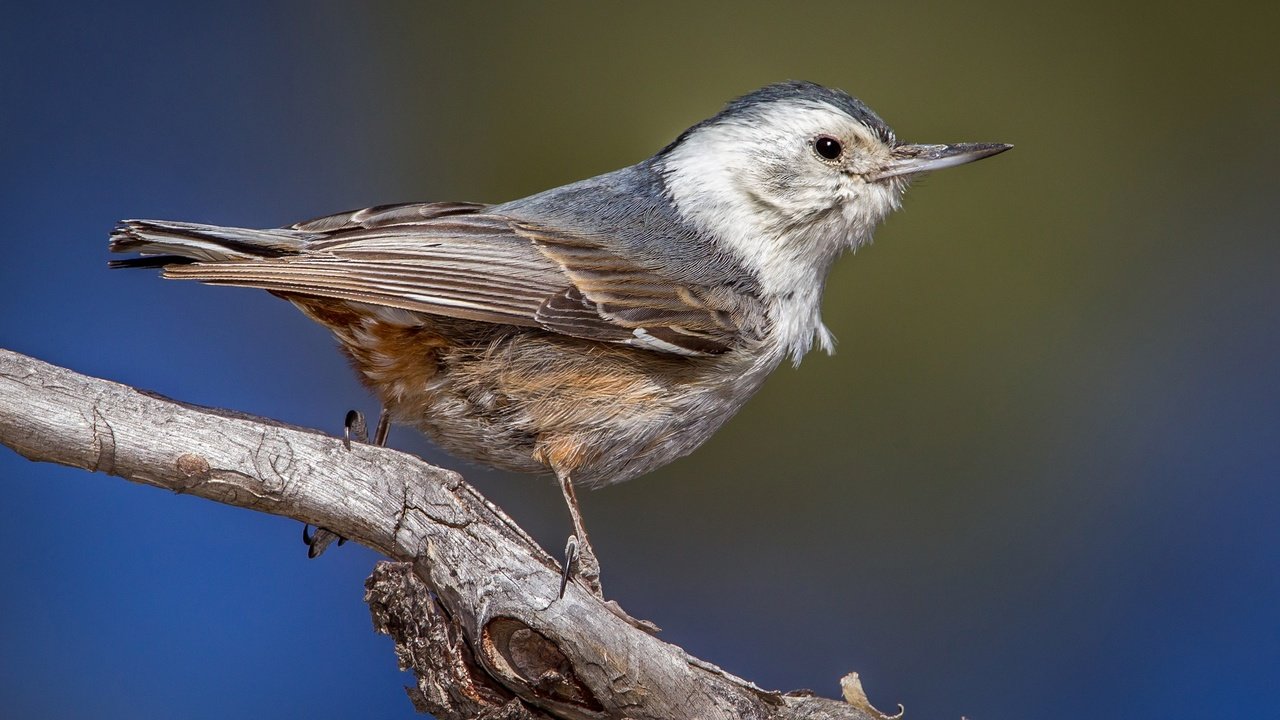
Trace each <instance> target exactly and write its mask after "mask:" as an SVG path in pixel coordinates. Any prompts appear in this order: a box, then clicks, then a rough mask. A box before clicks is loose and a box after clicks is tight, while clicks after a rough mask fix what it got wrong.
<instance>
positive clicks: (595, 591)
mask: <svg viewBox="0 0 1280 720" xmlns="http://www.w3.org/2000/svg"><path fill="white" fill-rule="evenodd" d="M570 577H573V578H574V579H576V580H577V581H578V582H579V584H580V585H582V586H583V587H584V588H586V589H587V590H590V591H591V594H592V595H595V596H596V597H598V598H600V599H601V600H603V599H604V589H603V588H602V587H601V586H600V561H599V560H597V559H596V552H595V550H592V549H591V543H589V542H582V541H580V540H578V536H577V535H570V536H569V542H567V543H565V546H564V565H562V566H561V568H560V597H564V589H565V587H566V586H567V585H568V584H569V578H570Z"/></svg>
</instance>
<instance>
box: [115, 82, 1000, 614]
mask: <svg viewBox="0 0 1280 720" xmlns="http://www.w3.org/2000/svg"><path fill="white" fill-rule="evenodd" d="M1010 147H1011V146H1009V145H1003V144H960V145H913V144H907V143H901V142H899V141H898V140H897V138H896V137H895V136H894V134H893V131H892V130H890V129H889V127H888V125H886V124H885V123H884V121H882V120H881V119H880V118H879V117H878V116H877V115H876V114H875V113H874V112H872V111H871V109H870V108H868V107H867V106H866V105H864V104H863V103H861V102H860V101H858V100H857V99H855V98H853V97H851V96H849V95H847V94H845V93H844V92H841V91H839V90H832V89H829V88H825V87H822V86H820V85H816V84H813V83H806V82H785V83H779V84H775V85H769V86H767V87H764V88H761V89H760V90H757V91H755V92H752V93H750V94H748V95H745V96H743V97H741V98H738V99H737V100H734V101H732V102H730V103H729V104H728V105H727V106H726V107H725V108H724V109H723V110H722V111H721V112H720V113H719V114H717V115H715V116H714V117H712V118H710V119H707V120H704V121H702V122H700V123H698V124H696V125H694V126H693V127H691V128H689V129H688V130H686V131H685V132H684V133H682V134H681V135H680V136H679V137H678V138H677V139H676V140H675V141H674V142H672V143H671V144H670V145H668V146H667V147H665V148H663V149H662V150H660V151H659V152H658V153H657V154H656V155H654V156H653V157H651V158H649V159H647V160H644V161H641V162H639V163H637V164H635V165H632V166H630V167H627V168H623V169H621V170H616V171H614V172H610V173H606V174H604V175H600V176H597V177H594V178H590V179H587V180H583V181H581V182H576V183H572V184H570V185H565V186H563V187H558V188H555V189H552V190H547V191H546V192H542V193H538V194H536V195H532V196H530V197H526V198H523V199H520V200H514V201H512V202H507V203H503V204H499V205H484V204H472V203H413V204H404V205H387V206H380V207H373V208H367V209H363V210H357V211H355V212H348V213H340V214H337V215H330V216H327V217H322V218H319V219H316V220H310V221H307V222H300V223H297V224H294V225H290V226H288V227H285V228H281V229H272V230H250V229H242V228H229V227H219V226H214V225H201V224H192V223H180V222H166V221H154V220H128V221H124V222H123V223H121V224H120V225H119V227H118V228H117V229H116V230H115V232H114V233H113V234H112V236H111V249H112V250H113V251H116V252H138V253H141V254H142V257H137V258H133V259H127V260H119V261H115V262H113V263H112V265H113V266H115V267H162V268H163V269H164V276H165V277H167V278H180V279H191V280H200V281H203V282H206V283H210V284H215V285H237V286H242V287H254V288H262V289H265V290H269V291H271V292H272V293H273V294H276V295H278V296H280V297H282V298H285V299H286V300H289V301H290V302H292V303H293V304H295V305H297V306H298V307H299V308H301V309H302V311H303V312H304V313H306V314H307V315H308V316H310V317H311V318H312V319H314V320H316V321H317V322H319V323H321V324H323V325H325V326H326V327H328V328H329V329H330V330H332V331H333V333H334V334H335V335H336V336H337V338H338V340H339V342H340V343H341V346H342V348H343V350H345V351H346V353H347V355H348V356H349V357H350V359H351V362H352V364H353V365H354V366H355V368H356V369H357V370H358V371H359V373H360V378H361V380H362V381H364V383H365V385H367V386H368V387H369V388H370V389H371V390H372V391H373V392H374V393H375V394H376V395H377V396H378V399H379V400H380V401H381V402H382V405H383V407H384V417H386V416H389V417H390V419H391V420H394V421H396V422H402V423H406V424H409V425H413V426H415V427H417V428H419V429H420V430H422V431H423V432H424V433H426V434H427V435H428V436H429V437H430V438H432V439H433V440H434V441H435V442H436V443H438V444H439V445H440V446H441V447H442V448H444V449H445V450H447V451H449V452H450V453H453V454H455V455H458V456H460V457H463V458H466V459H470V460H474V461H478V462H481V463H484V464H487V465H491V466H494V467H498V468H503V469H507V470H516V471H522V472H546V471H550V472H552V473H554V474H555V475H556V477H557V478H558V479H559V480H560V487H561V490H562V491H563V493H564V495H565V499H566V502H567V503H568V505H569V509H570V513H571V515H572V517H573V524H574V536H573V537H572V538H571V539H570V550H569V551H567V555H569V556H570V557H567V558H566V570H567V568H568V563H569V562H572V556H573V555H575V554H576V555H577V567H578V573H577V575H578V577H579V578H580V579H582V580H583V581H584V582H585V583H586V584H587V586H588V587H589V588H590V589H592V590H594V591H596V592H597V593H599V587H600V586H599V580H598V578H599V566H598V563H597V562H596V560H595V556H594V553H592V552H591V549H590V545H589V544H588V543H587V535H586V531H585V530H584V528H583V525H582V519H581V517H580V515H579V512H578V508H577V501H576V499H575V497H574V493H573V483H575V482H576V483H579V484H588V485H604V484H608V483H615V482H621V481H623V480H627V479H629V478H632V477H635V476H637V475H640V474H642V473H646V472H648V471H650V470H653V469H654V468H656V467H659V466H661V465H663V464H665V463H667V462H670V461H671V460H673V459H675V458H678V457H680V456H682V455H685V454H687V453H689V452H691V451H693V450H694V449H695V448H697V447H698V446H699V445H701V444H702V443H703V442H704V441H706V440H707V438H708V437H710V436H711V434H712V433H714V432H715V431H716V430H717V429H718V428H719V427H720V426H721V425H722V424H723V423H724V422H725V421H726V420H728V419H729V417H731V416H732V415H733V414H734V412H736V411H737V410H738V408H740V407H741V406H742V405H743V403H745V402H746V400H747V399H748V398H750V397H751V396H752V395H753V394H754V393H755V392H756V390H757V389H759V387H760V385H761V383H762V382H763V381H764V379H765V377H766V376H767V375H768V374H769V373H770V372H771V371H772V370H773V369H774V368H776V367H777V366H778V365H779V363H781V362H782V361H783V359H785V358H787V357H790V358H792V359H794V360H796V361H798V360H799V359H800V357H801V356H803V355H804V354H805V353H806V352H807V351H808V350H809V349H810V348H811V347H812V346H814V345H815V344H816V345H818V346H820V347H822V348H824V349H826V350H828V351H829V350H830V349H831V347H832V337H831V334H830V333H829V332H828V331H827V329H826V327H825V326H823V324H822V320H821V318H820V317H819V309H820V304H821V299H822V290H823V285H824V283H825V281H826V277H827V272H828V270H829V269H830V267H831V264H832V262H833V261H834V260H835V259H836V258H837V257H838V256H839V255H840V254H841V253H843V252H844V251H846V250H849V249H851V248H855V247H857V246H858V245H860V244H862V243H864V242H866V241H868V240H869V239H870V238H871V233H872V231H873V230H874V229H875V227H876V225H877V224H878V223H879V222H880V221H881V220H883V219H884V218H885V216H886V215H888V214H889V212H890V211H892V210H894V209H896V208H897V207H898V205H899V202H900V201H901V198H902V193H903V191H904V190H905V189H906V187H907V184H908V183H909V182H910V180H911V178H912V177H913V176H915V175H917V174H919V173H922V172H926V171H930V170H937V169H940V168H945V167H951V166H953V165H960V164H962V163H967V162H971V161H973V160H978V159H981V158H984V157H989V156H991V155H995V154H996V153H999V152H1003V151H1005V150H1007V149H1009V148H1010ZM381 425H382V426H383V427H385V424H384V423H383V424H381ZM380 436H381V433H380ZM575 544H576V548H575ZM562 590H563V588H562Z"/></svg>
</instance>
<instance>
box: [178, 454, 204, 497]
mask: <svg viewBox="0 0 1280 720" xmlns="http://www.w3.org/2000/svg"><path fill="white" fill-rule="evenodd" d="M174 465H175V466H176V467H177V469H178V474H179V475H181V476H182V477H183V478H184V479H185V480H187V481H188V482H186V483H183V486H182V487H181V488H179V489H181V490H185V489H187V488H191V487H195V486H196V485H197V484H199V483H202V482H204V481H205V480H208V479H209V461H208V460H205V459H204V458H203V457H201V456H199V455H195V454H192V453H184V454H182V455H179V456H178V459H177V461H176V462H175V463H174Z"/></svg>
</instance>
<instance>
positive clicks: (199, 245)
mask: <svg viewBox="0 0 1280 720" xmlns="http://www.w3.org/2000/svg"><path fill="white" fill-rule="evenodd" d="M314 237H315V234H314V233H308V232H303V231H299V230H290V229H278V230H250V229H247V228H232V227H220V226H217V225H200V224H197V223H185V222H171V221H168V220H124V221H122V222H121V223H120V224H119V225H117V226H116V229H115V230H113V231H112V233H111V245H110V248H111V252H119V253H128V252H136V253H140V254H141V255H142V257H136V258H128V259H125V260H112V261H111V262H110V263H109V265H110V266H111V267H113V268H137V267H146V268H159V267H165V266H167V265H185V264H189V263H196V262H200V263H217V262H225V261H234V260H249V259H252V258H278V257H283V256H285V255H294V254H297V253H298V252H300V251H301V250H302V247H303V245H304V244H305V243H306V242H307V240H309V239H312V238H314Z"/></svg>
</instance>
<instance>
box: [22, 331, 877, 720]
mask: <svg viewBox="0 0 1280 720" xmlns="http://www.w3.org/2000/svg"><path fill="white" fill-rule="evenodd" d="M0 442H2V443H4V444H5V445H8V446H9V447H12V448H13V449H14V450H16V451H17V452H18V453H20V454H22V455H23V456H24V457H26V458H28V459H31V460H36V461H42V462H55V463H60V464H63V465H71V466H74V467H79V468H84V469H86V470H93V471H101V472H105V473H108V474H111V475H117V476H119V477H122V478H125V479H127V480H132V481H134V482H140V483H146V484H148V485H154V486H157V487H163V488H167V489H169V490H174V491H177V492H182V493H189V494H192V495H198V496H200V497H204V498H209V499H211V500H216V501H218V502H222V503H226V504H229V505H238V506H240V507H245V508H249V509H252V510H259V511H262V512H267V513H272V514H275V515H284V516H287V517H291V518H295V519H297V520H301V521H303V522H308V523H312V524H315V525H321V526H323V527H326V528H330V529H332V530H334V531H336V532H338V533H340V534H342V535H343V536H345V537H347V538H349V539H351V540H354V541H356V542H359V543H361V544H363V545H367V546H368V547H370V548H373V549H375V550H377V551H379V552H381V553H384V554H386V555H387V556H388V557H390V558H392V559H394V560H397V561H400V562H399V563H383V564H381V565H380V566H379V567H378V569H377V570H376V571H375V573H374V575H373V577H371V578H370V579H369V582H368V584H367V587H368V593H367V597H366V599H367V600H368V602H369V604H370V608H371V610H372V612H373V614H374V621H375V625H376V626H377V627H378V628H379V629H380V630H382V631H383V632H387V633H388V634H390V635H392V636H393V638H395V640H396V643H397V653H398V654H399V656H400V658H401V664H402V666H404V667H411V668H413V669H414V670H415V672H416V673H417V675H418V681H419V682H418V688H417V690H416V692H413V693H411V695H413V699H414V702H415V704H416V705H417V707H418V708H419V709H420V710H424V711H428V712H431V713H433V714H435V715H437V717H440V718H444V719H453V718H458V719H461V718H487V719H489V720H500V719H506V720H517V719H533V718H538V719H541V718H634V719H636V720H640V719H642V718H655V719H656V718H705V719H707V720H712V719H718V718H726V719H728V718H749V719H757V718H758V719H761V720H763V719H765V718H769V719H774V720H783V719H790V718H806V719H810V720H837V719H842V720H843V719H850V718H856V719H858V720H882V718H883V717H884V716H883V715H881V714H880V713H879V712H877V711H875V710H874V708H872V707H871V706H870V705H869V704H868V703H866V697H865V695H862V693H861V688H860V686H857V681H856V677H855V676H851V677H850V678H846V682H845V684H844V688H845V694H846V700H847V702H839V701H835V700H828V699H824V698H817V697H812V696H808V695H782V694H778V693H774V692H766V691H764V690H761V689H759V688H757V687H756V686H754V685H752V684H751V683H749V682H747V681H745V680H742V679H739V678H736V677H733V676H732V675H729V674H728V673H725V672H724V671H722V670H720V669H719V668H717V667H715V666H714V665H711V664H709V663H706V662H704V661H701V660H698V659H696V658H694V657H692V656H690V655H688V654H687V653H685V652H684V650H682V649H680V648H679V647H676V646H674V645H671V644H669V643H666V642H663V641H661V640H659V639H657V638H656V637H654V636H653V635H651V634H649V633H647V632H645V631H643V630H641V629H639V628H637V627H635V626H634V625H633V624H631V623H629V622H627V620H626V619H625V614H624V613H621V612H620V611H619V610H618V609H617V608H616V606H615V607H610V605H609V604H608V603H603V602H601V601H600V600H599V599H597V598H596V597H595V596H593V595H592V594H591V593H589V592H587V591H586V590H584V589H582V588H580V587H577V586H576V585H574V584H572V583H571V584H570V586H569V589H568V591H567V592H566V593H565V596H564V597H563V598H557V594H558V591H559V571H558V566H557V564H556V562H555V561H554V560H553V559H552V558H551V557H550V556H549V555H548V554H547V553H546V552H545V551H544V550H542V549H541V548H540V547H539V546H538V545H537V543H535V542H534V541H533V540H532V539H531V538H530V537H529V536H528V534H526V533H525V532H524V531H523V530H521V529H520V528H519V527H517V526H516V524H515V523H514V522H512V520H511V519H510V518H509V517H507V516H506V514H504V513H503V512H502V511H501V510H499V509H498V508H497V507H495V506H494V505H493V504H492V503H490V502H489V501H488V500H486V499H485V498H484V497H482V496H481V495H480V494H479V493H478V492H476V490H475V489H474V488H472V487H471V486H470V485H468V484H467V483H465V482H463V480H462V478H461V477H460V476H458V475H457V474H456V473H454V472H451V471H448V470H444V469H441V468H437V467H434V466H431V465H428V464H426V463H424V462H423V461H421V460H419V459H418V458H416V457H413V456H410V455H407V454H405V453H401V452H397V451H395V450H390V449H386V448H378V447H372V446H368V445H353V446H352V447H351V449H350V450H347V449H345V448H344V447H343V444H342V442H341V441H340V440H338V439H336V438H332V437H329V436H326V435H323V434H321V433H318V432H316V431H313V430H306V429H302V428H296V427H291V426H288V425H283V424H281V423H277V422H273V421H271V420H265V419H262V418H256V417H251V416H247V415H242V414H239V413H234V412H230V411H226V410H214V409H210V408H203V407H198V406H194V405H188V404H184V403H180V402H176V401H173V400H169V399H167V398H163V397H160V396H158V395H154V394H151V393H147V392H144V391H140V390H136V389H133V388H130V387H128V386H125V385H120V384H117V383H113V382H109V381H106V380H99V379H95V378H90V377H86V376H84V375H80V374H77V373H75V372H72V371H70V370H66V369H63V368H59V367H56V366H53V365H49V364H47V363H44V362H41V361H39V360H35V359H33V358H29V357H26V356H23V355H20V354H17V353H14V352H10V351H7V350H0Z"/></svg>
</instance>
